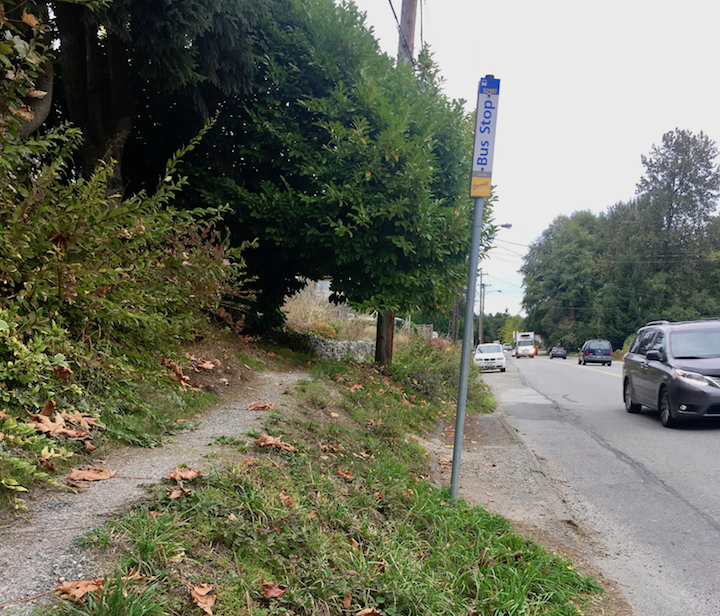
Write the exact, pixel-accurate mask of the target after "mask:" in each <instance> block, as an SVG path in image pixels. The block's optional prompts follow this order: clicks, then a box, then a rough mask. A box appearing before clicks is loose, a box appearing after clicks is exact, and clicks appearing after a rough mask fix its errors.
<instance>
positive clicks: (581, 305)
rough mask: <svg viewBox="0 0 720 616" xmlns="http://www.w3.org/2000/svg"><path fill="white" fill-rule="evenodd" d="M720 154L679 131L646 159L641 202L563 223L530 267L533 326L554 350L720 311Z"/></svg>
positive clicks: (546, 236) (531, 255)
mask: <svg viewBox="0 0 720 616" xmlns="http://www.w3.org/2000/svg"><path fill="white" fill-rule="evenodd" d="M716 157H717V148H716V147H715V143H714V142H713V141H712V140H710V139H709V138H708V137H707V136H706V135H704V134H703V133H700V134H699V135H697V136H696V135H693V134H692V133H690V132H689V131H684V130H679V129H676V130H675V131H674V132H670V133H666V134H665V135H663V138H662V144H661V145H660V146H654V147H653V149H652V151H651V153H650V155H649V156H647V157H646V156H643V157H642V161H643V165H644V166H645V174H644V175H643V177H642V178H641V180H640V182H638V193H639V195H638V197H637V198H636V199H635V200H633V201H630V202H628V203H618V204H616V205H614V206H612V207H610V208H608V211H607V212H605V213H604V214H602V215H600V216H598V217H595V216H594V215H592V214H590V213H588V212H577V213H575V214H574V215H573V216H571V217H569V218H568V217H564V216H563V217H559V218H557V219H556V220H555V221H554V222H553V223H552V225H551V226H550V227H549V228H548V229H547V230H546V231H545V232H543V235H542V237H541V238H540V240H538V242H536V243H535V244H534V245H533V246H531V249H530V251H529V252H528V255H527V257H526V259H525V264H524V265H523V269H522V271H523V274H524V276H525V283H526V294H525V298H524V306H525V308H526V310H527V311H528V318H527V324H528V325H527V327H529V328H531V329H534V330H536V331H538V332H539V333H540V334H541V335H542V336H543V338H544V339H545V341H546V342H547V344H548V345H552V344H563V345H565V346H566V347H567V348H576V347H577V346H579V345H580V344H581V343H582V342H583V340H585V339H587V338H594V337H600V338H606V339H608V340H610V341H611V342H612V344H613V347H614V348H619V347H620V346H621V345H622V344H623V341H624V340H625V339H626V338H627V337H628V336H629V335H630V334H632V333H633V332H634V331H636V329H637V328H638V327H640V326H641V325H644V324H645V323H646V322H648V321H650V320H655V319H668V320H693V319H698V318H701V317H709V316H717V315H718V314H719V313H720V302H719V301H718V297H720V286H719V285H718V283H719V282H720V280H719V278H718V276H720V270H719V269H718V258H717V256H718V253H719V251H720V236H719V235H718V232H717V230H718V225H720V222H719V220H718V216H717V215H713V212H714V210H715V206H716V204H717V198H718V191H719V190H720V171H719V170H718V167H717V165H716V163H715V158H716Z"/></svg>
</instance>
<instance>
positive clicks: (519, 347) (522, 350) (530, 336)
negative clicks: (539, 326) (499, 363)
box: [515, 332, 537, 359]
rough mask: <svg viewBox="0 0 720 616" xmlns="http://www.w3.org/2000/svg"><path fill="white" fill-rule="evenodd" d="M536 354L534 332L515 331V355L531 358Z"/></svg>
mask: <svg viewBox="0 0 720 616" xmlns="http://www.w3.org/2000/svg"><path fill="white" fill-rule="evenodd" d="M536 355H537V346H535V332H515V357H529V358H530V359H532V358H533V357H535V356H536Z"/></svg>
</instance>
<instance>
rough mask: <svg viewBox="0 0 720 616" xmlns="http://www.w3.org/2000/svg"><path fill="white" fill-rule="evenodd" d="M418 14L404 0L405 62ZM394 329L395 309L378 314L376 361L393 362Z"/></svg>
mask: <svg viewBox="0 0 720 616" xmlns="http://www.w3.org/2000/svg"><path fill="white" fill-rule="evenodd" d="M416 14H417V0H403V4H402V15H401V17H400V41H399V44H398V56H400V58H402V60H403V62H405V64H407V63H408V62H412V61H413V48H414V41H415V15H416ZM394 330H395V311H394V310H388V311H387V312H383V313H382V314H378V320H377V335H376V338H375V361H376V362H377V363H378V364H382V365H384V366H387V365H388V364H390V363H391V362H392V354H393V338H394V334H395V331H394Z"/></svg>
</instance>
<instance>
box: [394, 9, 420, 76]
mask: <svg viewBox="0 0 720 616" xmlns="http://www.w3.org/2000/svg"><path fill="white" fill-rule="evenodd" d="M416 15H417V0H403V3H402V14H401V16H400V41H399V44H398V56H400V57H401V58H402V60H403V62H405V64H408V63H409V62H412V61H413V56H414V53H415V49H414V48H415V17H416Z"/></svg>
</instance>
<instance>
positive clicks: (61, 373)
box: [53, 366, 74, 383]
mask: <svg viewBox="0 0 720 616" xmlns="http://www.w3.org/2000/svg"><path fill="white" fill-rule="evenodd" d="M53 372H54V373H55V376H56V377H57V378H58V379H60V380H61V381H62V382H63V383H69V382H70V381H71V380H72V378H73V374H74V373H73V371H72V370H70V368H66V367H65V366H55V367H54V368H53Z"/></svg>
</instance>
